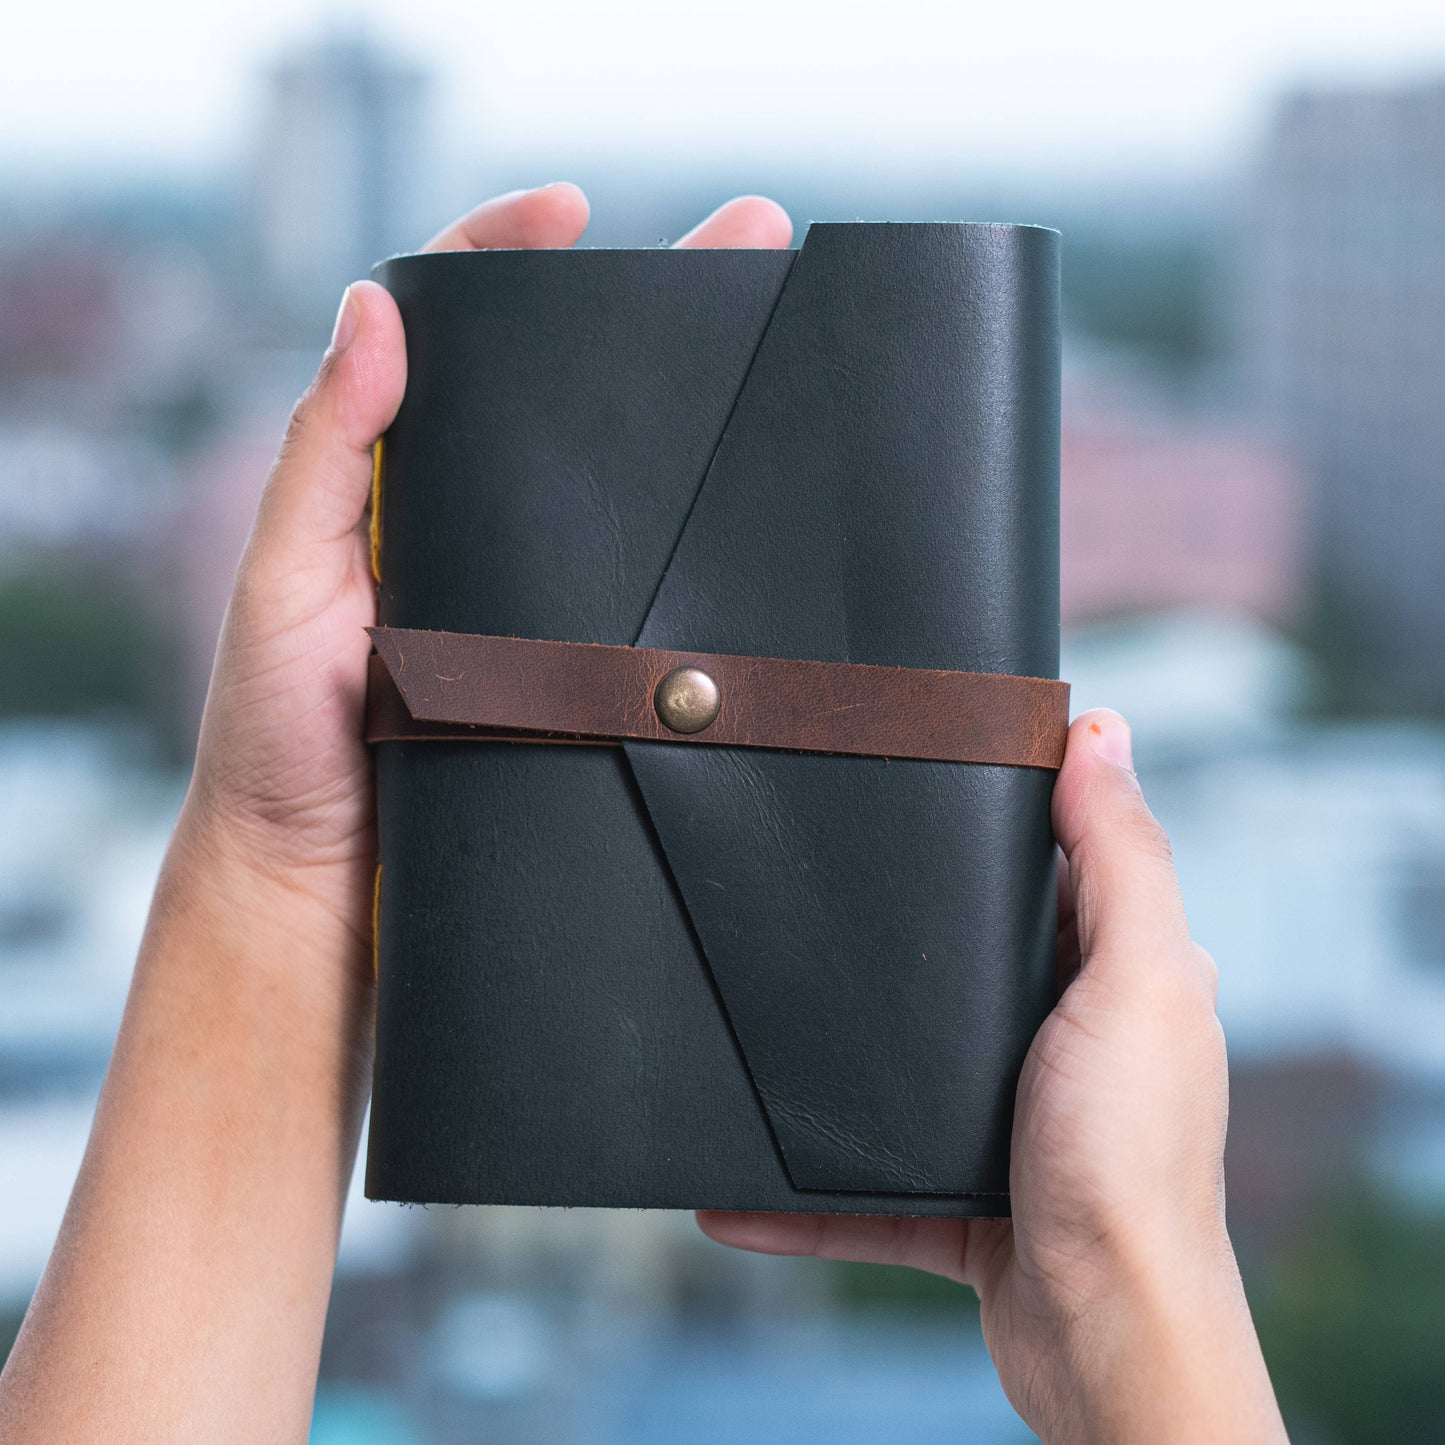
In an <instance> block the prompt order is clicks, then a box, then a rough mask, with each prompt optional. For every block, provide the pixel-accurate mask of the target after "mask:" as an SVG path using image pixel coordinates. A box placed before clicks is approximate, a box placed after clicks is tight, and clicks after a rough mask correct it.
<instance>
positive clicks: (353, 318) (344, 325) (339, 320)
mask: <svg viewBox="0 0 1445 1445" xmlns="http://www.w3.org/2000/svg"><path fill="white" fill-rule="evenodd" d="M360 319H361V318H360V317H359V316H358V315H357V310H356V302H355V301H353V300H352V299H351V287H350V286H348V287H347V288H346V290H345V292H344V293H343V294H342V297H341V309H340V310H339V311H337V313H336V325H335V326H333V327H332V328H331V350H332V351H345V350H346V348H347V347H348V346H350V345H351V343H352V340H353V339H354V338H355V336H356V324H357V322H358V321H359V320H360Z"/></svg>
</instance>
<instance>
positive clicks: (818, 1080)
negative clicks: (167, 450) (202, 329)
mask: <svg viewBox="0 0 1445 1445" xmlns="http://www.w3.org/2000/svg"><path fill="white" fill-rule="evenodd" d="M1058 239H1059V238H1058V236H1057V234H1056V233H1054V232H1052V231H1049V230H1046V229H1043V228H1040V227H1032V226H1011V225H933V224H927V225H893V224H846V225H815V226H813V227H812V228H811V229H810V230H809V231H808V232H807V235H806V238H805V240H804V242H803V244H802V245H801V246H800V247H799V248H798V249H797V250H795V251H732V250H713V251H693V250H661V249H659V250H639V251H624V250H617V251H608V250H594V251H587V250H577V251H532V252H521V251H490V252H469V253H441V254H431V255H421V256H402V257H397V258H394V259H392V260H390V261H387V262H385V263H383V264H382V265H381V266H379V267H378V268H377V270H376V273H375V274H376V276H377V278H378V279H379V280H380V281H381V282H382V284H383V285H385V286H386V287H387V288H388V289H389V290H390V291H391V293H392V294H393V296H394V297H395V298H396V301H397V303H398V306H399V308H400V311H401V315H402V319H403V322H404V324H405V328H406V344H407V364H408V379H407V386H406V396H405V400H404V401H403V403H402V406H401V409H400V411H399V412H398V414H397V417H396V420H395V422H394V424H393V425H392V427H391V429H390V430H389V432H388V433H387V435H386V437H385V439H384V444H383V446H382V448H380V449H379V454H378V466H377V487H376V495H375V497H374V499H373V544H374V560H375V561H376V564H377V573H378V581H379V589H380V591H379V598H380V603H379V618H378V622H379V625H378V627H377V628H376V629H374V630H373V641H374V643H375V654H374V656H373V658H372V662H371V677H370V685H369V696H368V714H367V728H368V737H369V738H370V740H371V741H372V742H373V744H374V751H375V760H376V774H377V789H378V813H379V831H380V869H379V874H378V886H377V932H376V950H377V970H378V997H377V1023H376V1061H375V1087H374V1093H373V1099H372V1115H371V1133H370V1141H369V1148H368V1158H367V1179H366V1184H367V1193H368V1194H369V1195H370V1196H371V1197H372V1198H380V1199H392V1200H407V1201H416V1202H453V1203H498V1204H557V1205H603V1206H650V1207H667V1208H719V1209H756V1210H801V1211H832V1212H847V1213H859V1214H915V1215H965V1216H966V1215H1000V1214H1006V1213H1007V1212H1008V1166H1009V1133H1010V1126H1011V1117H1012V1108H1013V1094H1014V1088H1015V1085H1016V1083H1017V1079H1018V1073H1019V1069H1020V1066H1021V1063H1022V1060H1023V1057H1024V1054H1025V1052H1026V1050H1027V1048H1028V1046H1029V1043H1030V1041H1031V1040H1032V1038H1033V1035H1034V1032H1035V1030H1036V1029H1037V1027H1038V1025H1039V1023H1040V1022H1041V1021H1042V1019H1043V1017H1044V1015H1045V1014H1046V1013H1047V1011H1048V1010H1049V1008H1050V1007H1051V1006H1052V1004H1053V1001H1054V997H1055V963H1054V953H1055V936H1056V899H1055V877H1054V846H1053V840H1052V836H1051V833H1050V827H1049V798H1050V793H1051V790H1052V786H1053V782H1054V776H1055V771H1056V769H1057V767H1058V765H1059V762H1060V760H1061V757H1062V749H1063V739H1064V732H1065V727H1066V724H1067V707H1068V704H1067V689H1066V688H1065V687H1064V685H1063V684H1062V683H1060V682H1059V681H1058V680H1057V673H1058V633H1059V622H1058V460H1059V458H1058V449H1059V320H1058V280H1059V257H1058Z"/></svg>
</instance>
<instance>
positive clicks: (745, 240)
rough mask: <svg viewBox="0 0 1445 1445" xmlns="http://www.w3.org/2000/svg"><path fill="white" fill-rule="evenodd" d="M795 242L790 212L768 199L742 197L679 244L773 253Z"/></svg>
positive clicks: (723, 208)
mask: <svg viewBox="0 0 1445 1445" xmlns="http://www.w3.org/2000/svg"><path fill="white" fill-rule="evenodd" d="M792 239H793V222H792V220H791V218H790V217H789V216H788V213H787V212H786V211H785V210H784V209H783V208H782V207H781V206H780V205H779V204H778V203H777V202H776V201H770V200H769V199H768V198H767V197H766V196H738V197H737V198H736V199H734V200H731V201H728V202H726V204H724V205H721V206H719V207H718V208H717V210H715V211H714V212H713V213H712V215H710V216H709V217H708V218H707V220H705V221H700V222H699V223H698V224H697V225H696V226H694V227H693V228H692V230H690V231H689V232H688V233H687V235H685V236H684V237H683V238H682V240H680V241H678V242H677V245H678V246H680V247H686V248H688V249H693V250H704V249H712V250H725V249H729V248H738V249H743V250H755V251H769V250H778V249H781V248H782V247H783V246H786V245H787V244H788V242H789V241H791V240H792Z"/></svg>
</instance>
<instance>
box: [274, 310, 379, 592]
mask: <svg viewBox="0 0 1445 1445" xmlns="http://www.w3.org/2000/svg"><path fill="white" fill-rule="evenodd" d="M405 388H406V346H405V343H404V340H403V337H402V327H401V316H400V314H399V313H398V312H397V309H396V303H395V302H394V301H393V300H392V299H391V296H390V294H389V293H388V292H387V291H385V290H384V289H383V288H382V287H380V286H378V285H377V284H376V283H375V282H374V281H357V282H355V283H354V284H353V285H351V286H350V287H348V288H347V291H346V294H345V295H344V296H343V297H342V298H341V309H340V310H339V311H338V312H337V316H336V328H335V332H334V334H333V336H332V340H331V345H330V347H329V348H328V349H327V352H326V355H325V356H324V357H323V358H322V361H321V369H320V370H319V371H318V372H317V374H316V379H315V380H314V381H313V382H312V383H311V386H310V387H309V388H308V389H307V391H306V394H305V395H304V396H303V397H302V398H301V400H300V401H299V402H298V403H297V405H296V410H295V411H294V412H293V413H292V414H291V422H290V425H289V426H288V427H287V430H286V439H285V441H284V442H283V443H282V446H281V452H280V455H279V456H278V457H277V459H276V465H275V466H274V467H273V468H272V471H271V476H270V479H269V480H268V481H267V483H266V491H265V494H264V495H263V497H262V501H261V511H260V515H259V516H258V518H257V523H256V534H255V537H254V539H253V550H254V551H256V552H259V553H260V556H259V557H258V558H256V559H255V560H258V561H261V562H268V561H269V562H275V563H277V564H278V565H283V566H284V565H296V564H299V563H300V562H301V560H302V559H303V558H305V557H306V555H307V554H308V553H309V554H310V555H311V556H312V557H314V556H315V555H316V549H317V548H326V547H331V546H335V545H338V544H340V543H341V542H342V541H343V540H344V542H345V545H346V549H347V550H346V556H347V558H348V559H349V558H350V557H351V555H352V554H353V552H354V542H355V538H354V533H355V530H356V528H357V525H358V524H359V523H360V521H361V517H362V513H363V512H364V511H365V510H366V504H367V500H368V498H369V497H370V495H371V470H372V451H371V449H372V444H373V443H374V442H375V441H376V439H377V437H379V436H380V435H381V434H382V432H384V431H385V430H386V428H387V427H388V426H390V425H391V419H392V417H394V416H395V415H396V409H397V407H398V406H400V405H401V396H402V392H403V391H404V390H405Z"/></svg>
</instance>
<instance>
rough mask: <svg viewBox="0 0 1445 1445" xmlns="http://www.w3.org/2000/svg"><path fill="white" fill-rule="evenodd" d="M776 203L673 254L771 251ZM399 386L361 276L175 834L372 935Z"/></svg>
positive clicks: (520, 232) (560, 242) (558, 223)
mask: <svg viewBox="0 0 1445 1445" xmlns="http://www.w3.org/2000/svg"><path fill="white" fill-rule="evenodd" d="M587 220H588V206H587V201H586V198H585V197H584V196H583V194H582V192H581V191H580V190H578V189H577V187H576V186H573V185H569V184H567V183H565V182H561V183H557V184H554V185H550V186H543V187H541V188H540V189H538V190H530V191H516V192H513V193H511V194H510V195H505V196H500V197H498V198H497V199H495V200H491V201H487V202H485V203H484V204H483V205H480V206H478V207H477V208H476V209H475V210H474V211H472V212H470V213H469V214H468V215H466V216H464V217H462V218H461V220H459V221H457V222H456V223H455V224H454V225H451V226H449V227H448V228H447V229H446V230H444V231H442V232H441V233H440V234H439V235H438V236H436V237H435V238H434V239H433V240H432V241H430V242H429V243H428V244H427V246H426V247H425V248H424V249H426V250H428V251H464V250H487V249H498V248H508V249H533V248H542V247H565V246H571V245H573V244H574V243H575V242H576V241H577V240H578V239H580V237H581V235H582V232H583V231H584V230H585V229H586V226H587ZM791 235H792V223H791V222H790V221H789V220H788V217H787V215H786V214H785V213H784V212H783V210H782V209H781V208H780V207H779V206H777V205H776V204H775V203H774V202H772V201H768V200H764V199H762V198H761V197H752V196H745V197H740V198H738V199H737V200H733V201H729V202H728V203H727V204H726V205H724V206H723V207H721V208H720V209H719V210H718V211H716V212H714V214H713V215H711V216H710V217H708V218H707V219H706V220H705V221H703V222H702V223H701V224H700V225H699V226H698V227H697V228H696V229H695V230H693V231H691V232H690V233H689V234H688V235H686V236H685V237H683V239H682V240H681V241H679V242H678V245H680V246H697V247H728V246H739V247H775V246H786V245H787V244H788V241H789V239H790V238H791ZM405 386H406V349H405V344H404V340H403V336H402V325H401V317H400V316H399V314H398V313H397V309H396V303H395V302H394V301H393V300H392V299H391V297H390V295H389V294H388V293H387V292H386V291H385V290H384V289H383V288H382V287H380V286H378V285H377V284H376V283H374V282H371V281H358V282H356V283H355V284H354V285H352V286H351V287H349V288H348V290H347V291H346V294H345V295H344V296H343V297H342V300H341V309H340V312H339V313H338V315H337V318H336V328H335V334H334V335H333V337H332V340H331V346H330V348H329V349H328V350H327V353H326V355H325V358H324V359H323V361H322V363H321V369H320V371H319V372H318V373H317V376H316V379H315V381H314V382H313V383H312V385H311V387H310V388H309V390H308V391H307V392H306V394H305V396H303V397H302V399H301V401H300V403H299V404H298V405H297V407H296V410H295V412H294V413H293V414H292V417H291V421H290V425H289V426H288V428H287V431H286V438H285V441H284V442H283V443H282V446H281V452H280V455H279V457H278V458H277V461H276V465H275V467H274V469H273V470H272V473H271V477H270V479H269V481H268V482H267V484H266V490H265V494H264V496H263V498H262V501H261V508H260V512H259V514H258V516H257V518H256V525H255V529H254V531H253V533H252V535H251V539H250V542H249V544H248V546H247V548H246V551H245V555H244V557H243V558H242V561H241V566H240V570H239V572H238V573H237V577H236V587H235V592H234V594H233V595H232V598H231V604H230V607H229V609H228V611H227V614H226V621H225V625H224V629H223V632H222V636H221V643H220V647H219V649H218V651H217V654H216V665H215V672H214V675H213V677H212V680H211V688H210V693H209V695H208V697H207V701H206V709H205V718H204V721H203V722H202V725H201V738H200V746H199V749H198V752H197V758H196V770H195V776H194V780H193V783H192V787H191V793H190V797H189V799H188V801H187V804H186V810H185V812H186V816H185V820H184V823H183V828H182V834H183V836H186V837H189V836H191V834H192V833H193V832H195V831H196V830H200V831H202V832H203V833H204V834H205V835H206V837H207V839H208V841H211V842H214V841H216V840H217V839H220V840H222V841H223V843H224V846H225V848H226V849H227V851H229V852H231V853H233V854H235V855H238V856H240V857H243V858H245V859H246V860H248V861H249V863H250V864H251V865H252V866H254V867H256V868H258V869H260V870H261V871H262V872H264V873H267V874H271V875H274V876H276V877H278V878H282V879H285V880H286V881H287V882H288V883H289V884H290V885H292V886H293V887H296V888H299V889H300V890H301V891H302V892H303V893H304V894H305V895H306V896H307V897H308V898H310V899H312V900H314V901H315V902H317V903H318V904H320V905H321V906H322V907H323V908H324V909H325V910H326V911H327V912H328V913H329V914H330V915H331V916H332V917H333V918H334V919H336V920H337V921H339V922H341V923H344V924H345V926H346V928H347V930H348V931H349V932H350V934H351V935H352V936H353V937H354V939H355V941H356V942H357V945H358V947H359V948H360V949H361V950H362V951H363V952H365V946H366V945H367V943H368V941H369V936H370V918H371V878H372V869H373V868H374V866H375V861H376V844H375V839H374V837H373V829H372V806H373V805H372V769H371V758H370V755H369V753H368V750H367V748H366V745H365V744H364V743H363V742H362V710H363V705H364V699H365V691H366V660H367V655H368V653H369V652H370V650H371V643H370V640H369V639H368V637H367V635H366V633H365V631H364V629H365V628H366V627H368V626H370V625H371V624H372V623H374V622H375V620H376V584H375V581H374V579H373V577H372V574H371V562H370V548H369V542H368V537H367V530H366V525H365V519H366V513H367V503H368V500H369V498H370V494H371V475H372V446H373V444H374V443H375V441H376V439H377V437H379V436H380V435H381V433H382V432H383V431H385V430H386V428H387V426H388V425H390V423H391V420H392V418H393V417H394V416H395V415H396V410H397V407H398V406H399V405H400V404H401V398H402V392H403V390H404V389H405Z"/></svg>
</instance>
